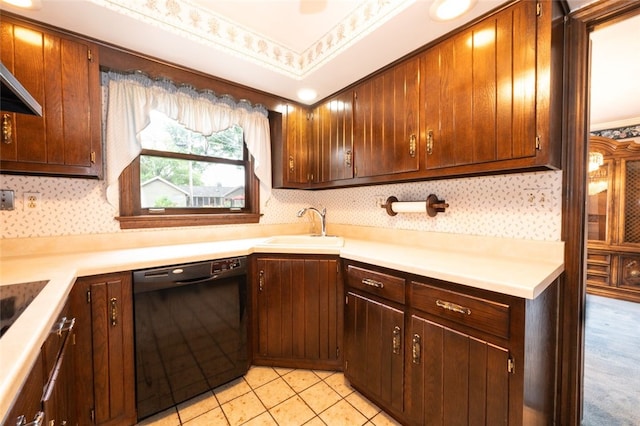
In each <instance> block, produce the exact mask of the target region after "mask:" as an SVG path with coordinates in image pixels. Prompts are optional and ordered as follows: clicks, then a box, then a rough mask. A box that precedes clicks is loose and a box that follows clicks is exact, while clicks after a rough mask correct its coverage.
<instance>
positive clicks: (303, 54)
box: [2, 0, 640, 121]
mask: <svg viewBox="0 0 640 426" xmlns="http://www.w3.org/2000/svg"><path fill="white" fill-rule="evenodd" d="M591 2H592V0H568V3H569V5H570V7H571V9H572V10H576V9H578V8H580V7H582V6H584V5H586V4H588V3H591ZM432 3H433V0H40V7H39V9H37V10H26V11H25V10H19V9H17V8H15V7H13V6H10V5H7V4H4V3H2V8H3V9H6V10H9V11H11V12H14V13H17V14H20V15H23V16H27V17H29V18H32V19H35V20H37V21H40V22H45V23H49V24H51V25H54V26H57V27H61V28H66V29H68V30H71V31H74V32H76V33H79V34H84V35H86V36H89V37H93V38H96V39H99V40H103V41H106V42H108V43H112V44H114V45H117V46H122V47H125V48H128V49H131V50H133V51H138V52H142V53H145V54H147V55H150V56H152V57H157V58H159V59H162V60H165V61H168V62H173V63H177V64H181V65H183V66H185V67H188V68H192V69H195V70H199V71H202V72H205V73H207V74H211V75H214V76H217V77H221V78H224V79H227V80H231V81H235V82H238V83H240V84H243V85H246V86H249V87H253V88H256V89H260V90H263V91H265V92H268V93H272V94H275V95H278V96H282V97H284V98H287V99H297V95H296V93H297V91H298V90H299V89H301V88H311V89H314V90H315V91H317V93H318V98H317V99H316V100H319V99H322V98H324V97H327V96H329V95H331V94H333V93H335V92H337V91H339V90H340V89H342V88H344V87H346V86H348V85H349V84H351V83H353V82H355V81H357V80H359V79H360V78H362V77H364V76H366V75H368V74H370V73H372V72H374V71H375V70H377V69H379V68H381V67H383V66H385V65H387V64H389V63H390V62H393V61H394V60H396V59H398V58H400V57H402V56H404V55H405V54H407V53H409V52H411V51H413V50H415V49H417V48H419V47H421V46H423V45H425V44H427V43H428V42H430V41H432V40H434V39H435V38H437V37H439V36H441V35H443V34H446V33H447V32H449V31H451V30H452V29H454V28H456V27H457V26H460V25H462V24H464V23H466V22H469V21H471V20H472V19H474V18H475V17H477V16H480V15H482V14H484V13H486V12H488V11H490V10H492V9H494V8H495V7H497V6H499V5H500V4H503V3H505V1H504V0H475V1H474V6H473V8H472V9H471V11H470V12H469V13H468V14H466V15H464V16H463V17H461V18H458V19H455V20H452V21H448V22H438V21H435V20H433V19H432V18H431V17H430V15H429V8H430V7H431V5H432ZM630 26H631V28H625V29H623V30H621V31H620V32H619V33H618V34H611V35H603V36H602V38H601V40H599V41H594V46H598V45H602V46H603V47H602V49H601V50H600V51H601V52H603V54H604V53H607V54H612V53H613V49H610V48H609V47H608V46H609V44H608V43H609V42H608V41H606V40H607V39H608V38H610V37H613V38H614V40H616V41H615V42H614V44H615V45H616V46H627V45H626V43H627V42H628V43H631V40H634V43H638V42H639V41H638V40H640V34H638V32H639V31H640V25H638V24H637V23H635V24H630ZM602 31H603V34H604V32H605V30H602ZM612 33H613V31H612ZM634 33H635V34H638V36H635V37H634V36H632V34H634ZM619 38H622V39H623V40H624V43H621V42H619V41H618V40H619ZM637 46H638V45H637V44H636V45H629V46H628V47H624V48H623V51H622V53H618V54H617V55H618V56H616V57H614V59H612V58H608V59H604V60H603V61H604V62H607V63H609V64H615V68H616V69H617V71H620V70H621V69H623V68H624V69H625V70H628V71H629V72H630V73H633V72H635V74H631V75H636V76H637V75H640V72H639V71H635V70H636V68H631V66H630V59H631V57H633V56H635V57H637V56H638V55H637V54H636V55H631V54H629V52H638V51H640V49H639V48H638V47H637ZM594 51H595V52H597V50H594ZM625 52H626V53H625ZM594 54H595V53H594ZM594 58H595V56H594ZM597 61H598V63H599V62H600V60H599V59H598V60H597ZM594 72H595V67H594ZM612 72H614V71H612V70H609V71H605V74H606V75H607V76H610V75H612V74H611V73H612ZM616 75H617V74H616ZM597 78H598V80H595V79H594V90H593V99H592V104H593V106H594V114H595V115H597V117H598V118H597V119H598V120H600V121H602V120H608V121H614V120H617V119H618V118H616V117H614V116H616V115H617V114H619V113H617V112H615V109H616V108H615V106H614V105H621V102H620V101H619V100H606V101H600V100H599V99H600V96H601V95H600V91H598V90H596V89H595V86H596V83H597V84H598V85H599V84H600V83H599V82H600V80H601V79H600V77H597ZM605 80H607V81H609V82H611V80H613V81H614V82H619V83H620V82H622V83H625V82H626V83H627V84H628V83H629V81H630V80H631V81H638V80H640V79H638V78H635V79H633V78H632V79H629V78H627V77H625V78H622V77H620V78H606V79H605ZM601 92H603V93H604V94H609V95H611V94H613V93H618V94H626V95H627V99H626V100H630V101H631V102H630V103H633V102H634V101H635V104H638V103H640V102H638V99H640V96H637V95H636V96H628V95H629V94H630V93H637V92H633V91H630V90H628V88H627V89H626V90H620V89H618V88H611V87H610V86H607V88H606V89H603V90H601ZM313 102H315V101H309V103H313ZM600 106H603V108H600ZM625 109H626V113H625V114H626V115H629V114H631V113H632V111H633V109H632V108H630V107H625ZM596 110H597V111H596ZM638 110H639V111H637V113H635V112H633V113H634V114H636V115H635V116H636V117H640V107H638ZM600 111H602V114H604V112H606V113H607V115H606V116H604V115H602V116H601V115H600V114H601V112H600Z"/></svg>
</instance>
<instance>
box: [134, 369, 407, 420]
mask: <svg viewBox="0 0 640 426" xmlns="http://www.w3.org/2000/svg"><path fill="white" fill-rule="evenodd" d="M138 424H139V425H141V426H142V425H145V426H146V425H153V426H180V425H184V426H201V425H202V426H205V425H206V426H209V425H215V426H218V425H221V426H224V425H227V426H236V425H247V426H249V425H250V426H257V425H265V426H267V425H279V426H301V425H305V426H322V425H329V426H334V425H341V426H352V425H367V426H388V425H389V426H392V425H399V423H397V422H396V421H395V420H393V419H392V418H391V417H389V416H388V415H386V414H385V413H383V412H382V411H380V409H379V408H378V407H377V406H375V405H374V404H372V403H371V402H370V401H369V400H368V399H366V398H364V397H363V396H362V395H360V394H359V393H358V392H356V391H355V390H353V388H352V387H351V386H350V385H349V383H348V381H347V380H346V379H345V378H344V375H343V374H342V373H335V372H331V371H317V370H292V369H285V368H271V367H258V366H253V367H251V369H249V371H248V372H247V374H246V375H245V376H244V377H241V378H239V379H236V380H234V381H232V382H230V383H227V384H225V385H222V386H220V387H218V388H216V389H214V390H213V391H212V392H207V393H205V394H202V395H200V396H197V397H195V398H193V399H191V400H189V401H186V402H184V403H182V404H180V405H178V406H177V407H174V408H170V409H168V410H165V411H163V412H162V413H158V414H156V415H155V416H152V417H149V418H147V419H144V420H143V421H142V422H140V423H138Z"/></svg>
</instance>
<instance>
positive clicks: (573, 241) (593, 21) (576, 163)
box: [557, 0, 640, 425]
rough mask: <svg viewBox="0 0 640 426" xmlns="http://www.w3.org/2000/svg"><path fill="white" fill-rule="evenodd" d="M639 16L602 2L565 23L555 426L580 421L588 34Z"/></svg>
mask: <svg viewBox="0 0 640 426" xmlns="http://www.w3.org/2000/svg"><path fill="white" fill-rule="evenodd" d="M639 12H640V3H638V2H629V1H627V0H600V1H596V2H593V3H590V4H588V5H587V6H584V7H582V8H579V9H577V10H575V11H573V12H571V13H570V14H569V15H568V19H567V20H566V26H565V41H566V44H565V53H566V57H565V63H564V64H565V70H566V73H565V75H566V79H565V82H564V86H565V90H566V92H565V93H566V95H567V104H566V110H565V114H564V123H565V126H564V129H563V131H564V136H563V140H564V143H563V147H564V148H563V167H562V168H563V171H564V185H563V189H564V191H563V209H562V210H563V213H562V223H563V230H562V239H563V241H564V242H565V272H564V275H563V283H562V284H563V285H562V286H561V289H560V291H561V294H560V300H561V304H560V318H561V320H560V321H561V322H560V324H561V326H560V330H559V332H560V354H559V355H560V363H559V365H558V367H559V370H558V399H557V407H558V416H557V423H558V424H564V425H579V424H580V423H581V421H582V403H583V365H584V331H585V302H586V285H585V272H586V264H587V253H586V244H587V235H586V229H587V220H586V219H587V217H586V214H585V207H586V201H587V188H586V184H585V183H586V179H587V158H588V138H589V136H588V135H589V112H590V105H589V97H590V96H589V95H590V93H589V84H590V82H589V65H590V64H589V34H590V32H591V30H592V29H593V28H595V27H596V26H598V25H600V24H603V23H605V22H609V23H613V22H615V21H619V20H622V19H624V18H626V17H630V16H632V15H634V14H638V13H639Z"/></svg>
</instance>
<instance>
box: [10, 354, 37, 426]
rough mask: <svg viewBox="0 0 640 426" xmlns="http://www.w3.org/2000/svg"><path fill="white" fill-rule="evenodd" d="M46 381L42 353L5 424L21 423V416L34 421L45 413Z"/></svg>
mask: <svg viewBox="0 0 640 426" xmlns="http://www.w3.org/2000/svg"><path fill="white" fill-rule="evenodd" d="M44 383H45V379H44V368H43V362H42V354H38V357H37V358H36V361H35V363H34V364H33V367H31V371H30V373H29V375H28V376H27V378H26V380H25V382H24V384H23V385H22V389H21V390H20V392H19V393H18V395H17V396H16V400H15V401H14V402H13V405H12V406H11V409H10V410H9V412H8V413H7V415H6V417H5V422H4V423H3V425H6V426H14V425H16V424H20V423H19V422H18V418H19V417H21V416H24V420H25V421H26V422H27V423H29V422H31V421H34V420H35V419H36V417H37V416H40V415H43V414H44V413H43V411H42V390H43V388H44Z"/></svg>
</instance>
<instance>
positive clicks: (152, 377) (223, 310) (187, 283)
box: [133, 257, 249, 420]
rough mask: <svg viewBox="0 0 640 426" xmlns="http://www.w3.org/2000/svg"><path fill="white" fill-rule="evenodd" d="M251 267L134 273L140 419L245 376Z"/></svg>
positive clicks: (233, 263) (193, 266)
mask: <svg viewBox="0 0 640 426" xmlns="http://www.w3.org/2000/svg"><path fill="white" fill-rule="evenodd" d="M246 262H247V259H246V257H234V258H228V259H222V260H215V261H207V262H197V263H189V264H184V265H174V266H168V267H162V268H154V269H144V270H138V271H134V272H133V293H134V294H133V295H134V322H135V353H136V408H137V412H138V420H140V419H143V418H145V417H148V416H150V415H152V414H155V413H158V412H160V411H163V410H165V409H166V408H169V407H172V406H174V405H176V404H179V403H181V402H184V401H186V400H188V399H190V398H192V397H194V396H196V395H199V394H201V393H203V392H206V391H208V390H210V389H213V388H215V387H216V386H219V385H221V384H223V383H226V382H228V381H230V380H233V379H235V378H237V377H240V376H242V375H244V373H246V371H247V369H248V366H249V365H248V363H249V360H248V354H247V313H246V306H247V283H246V280H247V279H246Z"/></svg>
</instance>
